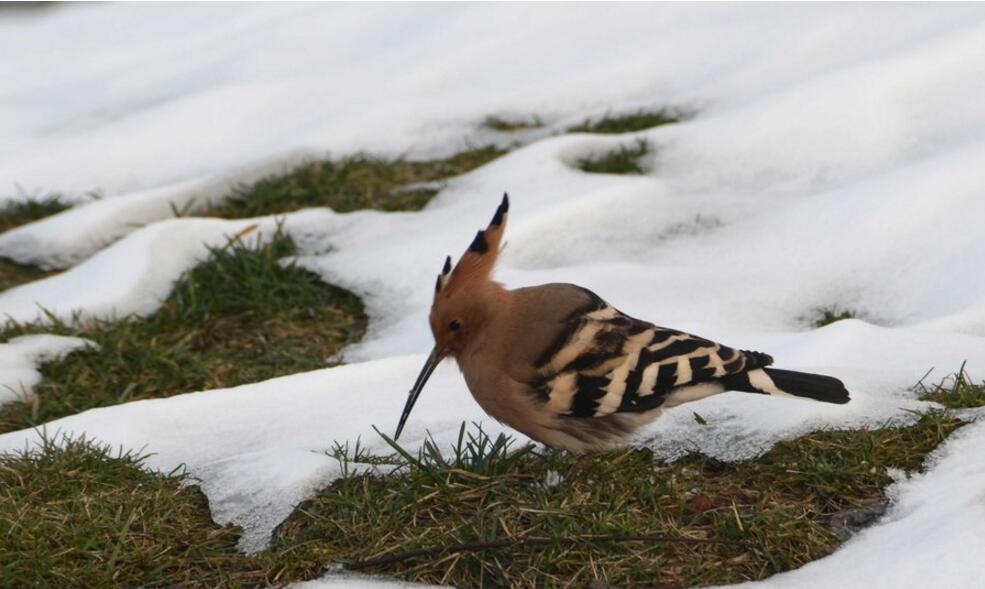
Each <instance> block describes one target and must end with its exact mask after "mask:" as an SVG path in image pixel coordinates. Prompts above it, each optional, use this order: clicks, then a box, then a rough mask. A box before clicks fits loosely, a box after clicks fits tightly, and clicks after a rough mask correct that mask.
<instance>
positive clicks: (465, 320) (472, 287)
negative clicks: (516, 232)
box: [393, 194, 510, 440]
mask: <svg viewBox="0 0 985 589" xmlns="http://www.w3.org/2000/svg"><path fill="white" fill-rule="evenodd" d="M509 208H510V199H509V197H508V196H507V195H505V194H504V195H503V202H501V203H500V204H499V208H497V209H496V214H495V215H493V218H492V221H491V222H490V223H489V226H488V227H486V229H485V230H483V231H480V232H479V233H477V234H476V236H475V239H473V240H472V245H470V246H469V249H468V250H466V251H465V254H463V255H462V258H461V259H460V260H458V264H456V265H455V268H454V269H452V267H451V256H449V257H448V258H446V259H445V265H444V267H443V268H442V269H441V274H439V275H438V282H437V284H436V285H435V292H434V302H433V303H432V304H431V316H430V322H431V333H433V334H434V349H433V350H431V354H430V355H429V356H428V359H427V361H426V362H425V363H424V367H423V368H422V369H421V373H420V374H419V375H418V377H417V381H416V382H415V383H414V386H413V387H411V389H410V392H409V393H408V394H407V403H406V404H405V405H404V411H403V413H401V415H400V422H399V423H398V424H397V432H396V433H395V434H394V435H393V439H394V440H396V439H397V438H399V437H400V432H401V431H403V429H404V424H405V423H407V417H408V416H409V415H410V412H411V409H413V408H414V403H416V402H417V397H418V396H420V394H421V391H422V390H423V389H424V385H425V383H427V380H428V378H430V376H431V373H432V372H434V369H435V368H436V367H437V366H438V364H439V363H440V362H441V360H442V359H443V358H445V357H446V356H448V355H449V354H451V355H454V356H455V357H456V358H457V357H458V355H459V354H460V353H461V352H462V350H464V349H465V348H466V346H468V344H469V342H471V341H474V338H475V337H476V335H477V334H480V333H481V332H482V329H483V326H484V325H485V323H486V321H488V320H489V319H490V317H491V316H492V315H493V313H494V312H495V310H496V308H497V303H500V302H502V300H503V297H504V296H505V295H506V290H505V289H504V288H503V287H502V286H500V285H498V284H496V283H495V282H493V281H492V280H490V279H489V277H490V276H491V275H492V270H493V266H494V265H495V264H496V258H498V257H499V250H500V244H501V243H502V240H503V231H504V230H505V229H506V213H507V211H509Z"/></svg>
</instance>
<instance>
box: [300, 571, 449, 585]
mask: <svg viewBox="0 0 985 589" xmlns="http://www.w3.org/2000/svg"><path fill="white" fill-rule="evenodd" d="M287 587H288V589H333V588H334V587H344V588H345V589H364V588H366V589H412V588H414V587H435V585H421V584H418V583H404V582H401V581H394V580H392V579H387V578H385V577H378V576H375V575H372V576H371V575H357V574H354V573H341V572H340V573H336V572H330V573H327V574H326V575H325V576H323V577H321V578H320V579H316V580H314V581H305V582H303V583H292V584H290V585H288V586H287Z"/></svg>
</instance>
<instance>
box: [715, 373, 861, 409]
mask: <svg viewBox="0 0 985 589" xmlns="http://www.w3.org/2000/svg"><path fill="white" fill-rule="evenodd" d="M721 380H722V384H723V385H724V386H725V388H726V389H728V390H731V391H743V392H747V393H762V394H766V395H774V396H778V397H804V398H808V399H814V400H815V401H823V402H825V403H837V404H839V405H843V404H845V403H847V402H848V401H849V395H848V390H847V389H845V385H844V383H842V382H841V381H840V380H838V379H837V378H834V377H831V376H825V375H823V374H810V373H808V372H795V371H793V370H781V369H779V368H757V369H755V370H749V371H747V372H742V373H740V374H731V375H728V376H725V377H723V378H722V379H721Z"/></svg>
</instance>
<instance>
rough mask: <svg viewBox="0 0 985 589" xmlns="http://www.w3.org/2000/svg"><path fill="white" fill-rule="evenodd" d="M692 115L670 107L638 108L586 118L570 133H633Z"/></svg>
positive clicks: (678, 120)
mask: <svg viewBox="0 0 985 589" xmlns="http://www.w3.org/2000/svg"><path fill="white" fill-rule="evenodd" d="M691 116H692V115H691V114H690V113H687V112H685V111H682V110H673V109H669V108H661V109H657V110H638V111H636V112H632V113H627V114H623V115H613V114H610V113H606V114H605V115H604V116H603V117H602V118H600V119H590V118H589V119H585V120H584V121H583V122H582V123H581V124H580V125H575V126H574V127H570V128H568V133H605V134H616V133H632V132H634V131H643V130H645V129H651V128H653V127H659V126H661V125H670V124H673V123H679V122H681V121H683V120H686V119H688V118H690V117H691Z"/></svg>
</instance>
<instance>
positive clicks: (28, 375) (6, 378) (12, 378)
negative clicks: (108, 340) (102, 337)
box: [0, 334, 96, 405]
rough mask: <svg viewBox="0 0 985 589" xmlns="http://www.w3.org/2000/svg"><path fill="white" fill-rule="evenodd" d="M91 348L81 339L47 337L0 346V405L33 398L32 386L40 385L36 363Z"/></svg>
mask: <svg viewBox="0 0 985 589" xmlns="http://www.w3.org/2000/svg"><path fill="white" fill-rule="evenodd" d="M92 345H96V344H94V343H93V342H90V341H88V340H84V339H82V338H78V337H65V336H60V335H49V334H40V335H23V336H20V337H15V338H12V339H10V340H8V341H7V342H5V343H2V344H0V405H3V404H4V403H9V402H11V401H29V400H31V399H32V398H33V393H32V391H33V389H34V385H36V384H38V383H39V382H41V373H40V372H38V370H37V365H38V364H40V363H42V362H50V361H53V360H57V359H59V358H61V357H63V356H65V355H66V354H68V353H70V352H72V351H73V350H77V349H79V348H83V347H85V346H92Z"/></svg>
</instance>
